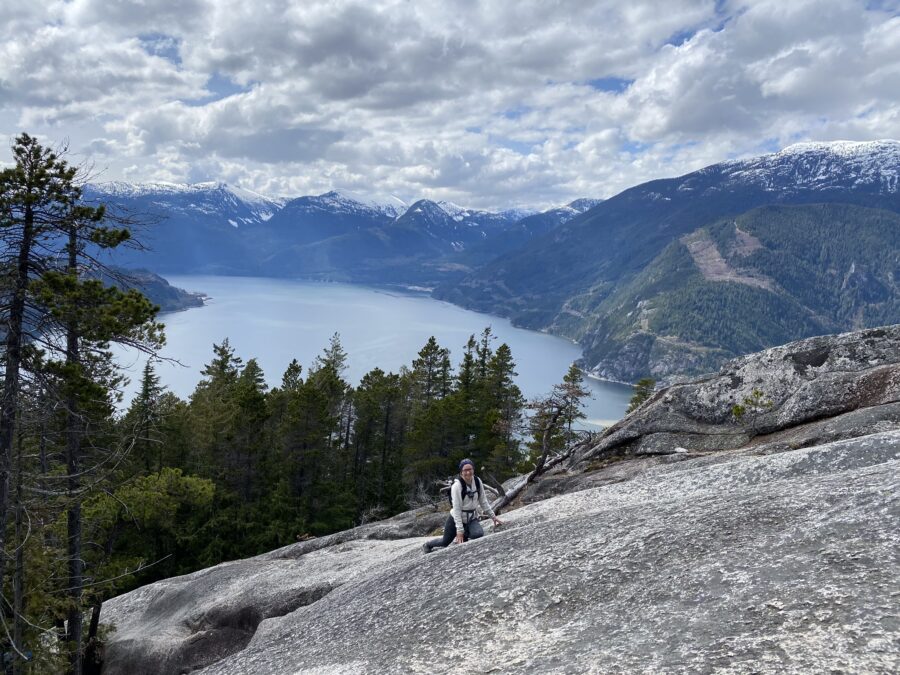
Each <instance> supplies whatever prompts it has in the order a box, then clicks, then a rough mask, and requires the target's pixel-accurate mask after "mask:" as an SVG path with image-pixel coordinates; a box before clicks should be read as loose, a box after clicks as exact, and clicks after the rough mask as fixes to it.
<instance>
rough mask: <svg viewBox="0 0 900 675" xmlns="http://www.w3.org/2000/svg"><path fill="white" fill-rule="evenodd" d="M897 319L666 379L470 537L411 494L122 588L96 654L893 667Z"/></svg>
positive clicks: (280, 669)
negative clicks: (282, 540) (405, 507)
mask: <svg viewBox="0 0 900 675" xmlns="http://www.w3.org/2000/svg"><path fill="white" fill-rule="evenodd" d="M898 331H900V327H892V328H887V329H883V330H882V331H880V332H879V331H865V332H862V333H857V334H853V335H847V336H838V337H832V338H816V339H815V340H807V341H803V342H801V343H795V344H794V345H787V346H785V347H782V348H778V349H776V350H769V351H768V352H764V353H762V354H759V355H756V356H755V357H747V358H745V359H739V360H737V361H734V362H732V363H731V364H729V365H728V366H727V367H726V368H724V369H723V371H722V372H721V373H720V374H719V375H717V376H715V377H711V378H706V379H703V380H699V381H697V382H694V383H690V384H685V385H681V386H680V387H673V388H672V389H670V390H667V391H663V392H659V393H658V394H657V395H655V396H654V397H653V399H651V400H650V401H648V402H647V403H645V405H644V406H642V407H641V408H640V409H639V410H638V411H636V412H635V413H633V414H632V415H630V416H629V417H628V418H626V419H625V420H623V422H622V423H620V424H619V425H617V427H616V428H613V429H611V430H610V431H609V432H607V433H606V434H605V435H604V436H602V437H601V438H600V439H599V441H598V442H597V443H596V444H594V445H593V446H588V447H587V448H586V449H585V450H584V451H582V452H580V453H579V455H578V456H577V457H575V458H573V460H572V461H571V462H570V464H569V466H568V468H567V469H565V470H562V469H557V470H556V471H555V473H554V474H553V475H550V476H546V477H544V478H542V479H541V480H540V481H538V482H537V484H536V485H534V486H532V487H530V488H529V490H528V491H526V493H525V494H524V495H523V496H522V497H521V498H520V499H519V500H518V501H517V503H516V505H517V506H518V508H516V509H515V510H512V511H509V512H508V513H506V514H504V516H503V519H504V521H505V525H504V526H503V527H500V528H496V529H492V528H490V527H489V526H488V527H486V529H487V531H488V536H486V537H485V538H483V539H481V540H478V541H474V542H470V543H467V544H464V545H460V546H456V545H454V546H451V547H450V548H449V549H446V550H440V551H438V552H436V553H433V554H431V555H427V556H426V555H424V554H423V553H422V551H421V548H420V547H421V544H422V542H423V541H424V538H423V537H422V535H424V534H425V533H426V532H428V531H429V530H430V529H432V528H433V527H435V526H437V525H439V524H440V522H441V520H442V519H443V517H444V514H443V513H441V512H439V511H437V510H436V509H430V508H426V509H420V510H419V511H416V512H410V513H408V514H403V515H402V516H399V517H397V518H395V519H392V520H391V521H385V522H383V523H373V524H371V525H366V526H364V527H361V528H356V529H355V530H350V531H348V532H343V533H338V534H336V535H332V536H331V537H325V538H322V539H317V540H312V541H308V542H301V543H298V544H295V545H293V546H289V547H286V548H284V549H280V550H278V551H274V552H272V553H269V554H266V555H263V556H258V557H256V558H251V559H248V560H241V561H235V562H231V563H226V564H223V565H219V566H217V567H214V568H211V569H208V570H203V571H201V572H197V573H195V574H191V575H187V576H184V577H178V578H175V579H168V580H165V581H161V582H158V583H156V584H152V585H149V586H146V587H144V588H141V589H138V590H136V591H133V592H132V593H129V594H126V595H123V596H120V597H118V598H114V599H113V600H111V601H109V602H107V603H106V604H105V606H104V621H106V622H112V623H114V624H115V626H116V631H115V632H114V633H112V634H111V635H110V637H109V640H108V644H107V647H106V662H105V667H104V672H105V673H113V674H115V673H128V674H129V675H140V674H141V673H182V672H195V671H196V672H202V673H205V674H209V675H212V674H221V675H224V674H226V673H254V674H257V673H259V674H263V675H264V674H267V673H270V674H275V673H279V674H280V673H310V674H312V673H316V674H318V673H369V672H379V671H381V672H410V673H452V672H472V671H476V672H495V673H563V672H584V673H609V672H673V673H679V672H684V673H688V672H690V673H694V672H700V673H704V672H732V673H751V672H752V673H758V672H773V673H774V672H875V673H878V672H884V673H887V672H896V671H897V670H898V669H900V624H898V620H897V601H898V598H900V586H898V584H897V569H898V558H900V547H898V543H897V537H896V523H897V522H898V518H900V491H898V489H897V487H898V475H900V474H898V469H900V401H898V400H897V399H898V396H897V380H898V369H900V365H898V361H900V349H898V344H900V341H898V338H900V332H898ZM754 391H762V392H763V393H762V394H760V395H756V394H754ZM745 398H749V399H751V401H752V405H751V404H743V403H742V401H744V399H745ZM735 405H744V408H745V411H744V413H743V414H742V415H739V418H740V419H737V420H736V419H735V413H734V410H733V409H732V408H733V406H735ZM751 408H752V409H751ZM654 420H655V421H654ZM641 429H642V430H641ZM611 439H614V440H611Z"/></svg>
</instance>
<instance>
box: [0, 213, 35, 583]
mask: <svg viewBox="0 0 900 675" xmlns="http://www.w3.org/2000/svg"><path fill="white" fill-rule="evenodd" d="M33 237H34V212H33V210H32V208H31V207H30V206H27V207H26V208H25V218H24V221H23V228H22V241H21V242H20V244H19V258H18V264H17V266H16V287H15V291H14V292H13V296H12V300H11V302H10V308H9V322H8V328H7V333H6V359H5V361H6V362H5V364H4V366H5V373H4V377H3V400H2V401H0V583H2V581H3V579H4V574H5V571H6V555H5V554H2V553H3V551H4V550H5V545H6V523H7V514H8V511H9V472H10V468H11V466H12V443H13V433H14V429H15V422H16V408H17V407H18V404H19V387H20V380H19V369H20V368H21V365H22V332H23V331H22V325H23V320H24V317H25V296H26V292H27V290H28V267H29V265H28V263H29V260H30V256H31V245H32V240H33Z"/></svg>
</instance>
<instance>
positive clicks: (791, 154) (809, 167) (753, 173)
mask: <svg viewBox="0 0 900 675" xmlns="http://www.w3.org/2000/svg"><path fill="white" fill-rule="evenodd" d="M716 173H718V174H720V175H721V176H722V177H724V178H726V179H727V180H726V181H725V183H726V185H727V184H732V185H754V186H759V187H761V188H762V189H764V190H768V191H776V190H779V191H780V190H789V191H791V192H793V193H799V192H802V191H805V190H822V191H826V190H833V189H837V190H844V189H849V188H852V189H856V190H863V191H866V192H878V193H883V194H890V193H897V192H898V190H900V142H898V141H893V140H880V141H866V142H855V141H834V142H831V143H796V144H794V145H790V146H788V147H786V148H785V149H784V150H781V151H780V152H775V153H771V154H768V155H762V156H760V157H754V158H752V159H743V160H731V161H727V162H722V163H721V164H715V165H713V166H711V167H707V168H706V169H702V170H701V171H699V172H697V174H698V176H697V178H698V179H699V178H700V177H702V176H704V175H705V174H716ZM692 175H693V174H689V176H685V177H684V178H685V179H688V178H689V177H690V176H692ZM691 185H692V181H691V180H685V181H684V184H683V187H682V189H690V187H691Z"/></svg>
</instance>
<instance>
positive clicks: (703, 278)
mask: <svg viewBox="0 0 900 675" xmlns="http://www.w3.org/2000/svg"><path fill="white" fill-rule="evenodd" d="M898 251H900V215H898V214H896V213H893V212H891V211H885V210H880V209H867V208H863V207H858V206H849V205H845V204H820V205H808V206H765V207H760V208H758V209H754V210H752V211H749V212H747V213H744V214H741V215H739V216H737V217H736V218H727V219H724V220H720V221H718V222H716V223H714V224H712V225H710V226H707V227H704V228H699V229H697V230H694V231H693V232H689V233H687V234H685V235H683V236H682V237H680V238H679V239H677V240H676V241H674V242H672V243H671V244H669V245H668V246H667V247H666V248H665V249H664V250H663V251H662V253H660V254H659V255H658V256H657V257H656V258H655V259H654V260H653V261H651V263H650V264H649V265H647V266H646V267H645V268H644V269H643V270H642V271H641V272H640V273H639V274H638V275H637V276H635V277H634V278H633V279H632V280H631V281H629V282H628V283H625V284H621V285H618V286H617V287H616V289H615V290H614V291H613V292H612V293H610V294H609V295H606V296H605V297H603V298H602V299H599V301H598V298H597V297H596V296H595V295H593V294H591V293H585V294H583V295H581V296H578V297H577V298H573V299H572V300H571V301H570V302H569V305H568V307H569V309H570V311H571V313H568V314H565V315H563V316H562V317H561V318H560V320H559V324H558V325H557V328H558V330H562V331H570V330H571V331H573V332H574V333H575V335H577V336H578V338H579V339H580V341H581V343H582V345H583V347H584V350H585V352H584V353H585V359H586V360H587V361H588V362H590V363H592V364H594V370H595V372H597V373H598V374H601V375H603V376H605V377H608V378H610V379H616V380H632V379H637V378H638V377H641V376H644V375H650V376H651V377H654V378H656V379H663V378H665V377H668V376H671V375H673V374H681V375H685V374H700V373H703V372H709V371H711V370H715V369H716V368H717V367H718V366H719V365H720V364H721V362H722V361H723V360H724V359H728V358H732V357H734V356H737V355H740V354H746V353H749V352H753V351H758V350H760V349H763V348H765V347H767V346H770V345H777V344H783V343H785V342H789V341H790V340H792V339H794V338H796V337H807V336H811V335H822V334H826V333H834V332H841V331H846V330H852V329H855V328H861V327H865V326H879V325H884V324H888V323H893V322H897V321H900V274H898V271H900V259H898Z"/></svg>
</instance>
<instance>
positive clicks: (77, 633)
mask: <svg viewBox="0 0 900 675" xmlns="http://www.w3.org/2000/svg"><path fill="white" fill-rule="evenodd" d="M75 234H76V232H75V226H74V225H72V226H71V227H70V229H69V246H68V249H69V250H68V254H69V264H68V270H67V271H68V272H69V274H74V275H77V274H78V259H77V249H76V240H75ZM68 323H69V325H68V327H67V330H66V364H67V365H69V366H75V367H76V369H77V366H78V365H79V364H80V362H81V355H80V353H79V336H78V327H77V325H76V323H75V319H73V318H70V319H69V322H68ZM76 372H77V370H76ZM75 377H76V381H75V382H70V383H68V386H69V388H70V389H69V394H68V396H67V397H66V408H67V411H66V473H67V476H68V481H67V483H68V489H69V508H68V512H67V514H66V515H67V519H66V523H67V528H68V529H67V534H68V543H69V546H68V554H69V584H68V588H69V602H70V605H69V613H68V624H69V626H68V636H67V637H68V642H69V648H70V650H71V651H70V656H69V658H70V661H69V665H70V670H69V672H70V673H71V675H82V672H81V670H82V656H83V652H82V644H81V642H82V640H81V636H82V628H83V625H82V624H83V619H82V607H81V602H82V599H81V598H82V586H83V585H84V561H83V560H82V557H81V553H82V551H81V495H80V494H79V492H80V489H81V479H80V476H79V474H80V471H81V466H80V465H81V431H82V430H81V427H82V424H81V416H80V415H79V410H78V398H77V396H76V395H75V393H74V391H73V389H74V388H75V387H76V386H77V385H78V382H77V377H78V376H77V375H76V376H75Z"/></svg>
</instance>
